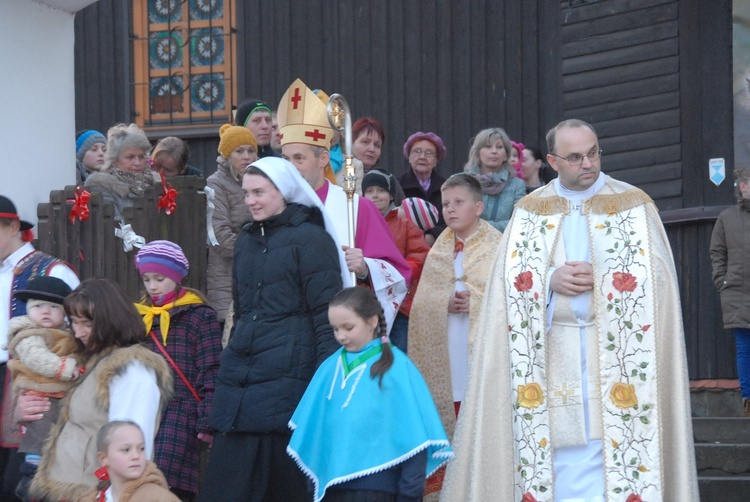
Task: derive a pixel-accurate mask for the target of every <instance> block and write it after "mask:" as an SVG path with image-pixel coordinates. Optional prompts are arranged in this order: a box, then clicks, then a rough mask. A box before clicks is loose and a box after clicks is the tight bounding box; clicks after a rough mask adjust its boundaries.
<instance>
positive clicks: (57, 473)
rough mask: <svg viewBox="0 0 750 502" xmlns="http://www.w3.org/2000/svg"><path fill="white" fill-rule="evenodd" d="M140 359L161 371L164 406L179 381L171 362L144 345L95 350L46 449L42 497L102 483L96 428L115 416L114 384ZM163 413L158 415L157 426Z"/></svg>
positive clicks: (37, 482)
mask: <svg viewBox="0 0 750 502" xmlns="http://www.w3.org/2000/svg"><path fill="white" fill-rule="evenodd" d="M133 361H140V362H141V363H143V364H144V365H145V366H146V367H147V368H151V369H153V370H154V372H155V373H156V383H157V385H158V387H159V390H160V392H161V400H160V405H161V409H162V410H163V409H164V407H165V406H166V404H167V402H169V400H170V399H171V397H172V391H173V382H172V375H171V372H170V369H169V365H168V364H167V363H166V361H164V358H162V357H161V356H160V355H158V354H155V353H153V352H151V351H150V350H149V349H147V348H146V347H144V346H141V345H133V346H130V347H124V348H115V349H114V350H110V351H106V352H105V353H103V354H98V355H96V356H93V357H92V358H91V359H90V360H89V361H88V362H87V363H86V372H85V373H84V374H83V376H82V378H81V379H79V380H78V381H77V382H76V383H75V384H74V386H73V387H72V388H71V389H70V392H69V393H68V396H67V397H66V400H65V402H64V403H63V409H62V412H61V413H60V418H59V420H58V421H57V424H55V426H54V428H53V429H52V431H51V432H50V435H49V438H48V439H47V443H46V444H45V446H44V451H43V452H42V462H41V463H40V465H39V470H38V471H37V473H36V476H34V480H33V482H32V485H31V495H32V496H33V497H35V498H39V499H41V500H55V501H57V500H81V496H82V495H83V494H84V493H85V492H86V491H88V490H90V489H91V488H93V487H96V485H97V479H96V476H95V475H94V471H95V470H96V469H97V468H98V467H99V461H98V459H97V456H96V453H97V452H96V441H95V437H96V434H97V433H98V432H99V429H100V428H101V427H102V426H103V425H104V424H106V423H107V422H108V421H109V415H108V413H109V400H110V396H109V385H110V382H111V381H112V379H113V378H115V377H116V376H118V375H120V374H122V373H123V372H124V371H125V370H126V368H127V366H128V364H130V363H131V362H133ZM160 421H161V413H159V414H158V416H157V417H156V428H157V429H158V426H159V422H160Z"/></svg>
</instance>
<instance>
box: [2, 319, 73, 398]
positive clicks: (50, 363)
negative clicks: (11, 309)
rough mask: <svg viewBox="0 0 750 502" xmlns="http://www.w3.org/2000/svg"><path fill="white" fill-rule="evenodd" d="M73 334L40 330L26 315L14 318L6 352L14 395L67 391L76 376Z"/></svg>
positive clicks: (46, 329)
mask: <svg viewBox="0 0 750 502" xmlns="http://www.w3.org/2000/svg"><path fill="white" fill-rule="evenodd" d="M77 348H78V344H77V343H76V339H75V337H73V333H71V332H70V331H68V330H65V329H55V328H42V327H41V326H39V325H38V324H36V323H35V322H34V321H32V320H31V319H30V318H29V316H25V315H24V316H18V317H14V318H12V319H11V320H10V322H9V323H8V352H9V353H10V355H11V356H12V357H13V358H12V359H10V360H9V361H8V369H9V370H10V372H11V375H12V376H13V393H14V395H17V394H18V392H19V391H20V390H34V391H38V392H48V393H56V392H67V390H68V388H70V384H71V381H72V380H73V379H74V378H75V377H77V376H78V374H77V373H78V356H77V355H76V350H77Z"/></svg>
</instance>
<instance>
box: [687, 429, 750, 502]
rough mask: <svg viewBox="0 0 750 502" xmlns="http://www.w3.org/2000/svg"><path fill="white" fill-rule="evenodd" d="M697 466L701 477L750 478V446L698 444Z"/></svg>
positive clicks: (696, 450)
mask: <svg viewBox="0 0 750 502" xmlns="http://www.w3.org/2000/svg"><path fill="white" fill-rule="evenodd" d="M695 464H696V467H697V469H698V475H699V476H712V477H719V476H738V475H740V476H745V475H746V476H750V445H747V444H725V443H716V444H710V443H698V444H696V445H695ZM748 500H750V492H748Z"/></svg>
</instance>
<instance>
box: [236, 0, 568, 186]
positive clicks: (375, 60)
mask: <svg viewBox="0 0 750 502" xmlns="http://www.w3.org/2000/svg"><path fill="white" fill-rule="evenodd" d="M542 4H544V2H540V1H538V0H524V1H523V2H520V1H487V0H467V1H463V2H443V1H440V2H435V1H432V0H421V1H408V2H394V1H387V0H372V1H368V2H352V1H351V0H336V1H323V0H307V1H305V2H300V1H297V0H277V1H274V2H266V1H263V0H248V1H245V2H242V3H241V5H240V4H238V10H237V12H238V18H239V19H241V20H242V22H240V23H239V27H238V46H239V50H238V52H239V53H240V54H245V55H246V57H244V58H241V59H244V65H245V71H241V72H240V78H241V80H240V90H239V93H238V94H239V95H240V96H241V97H245V96H255V97H260V98H262V99H265V100H267V101H268V102H269V103H278V101H279V99H280V98H281V96H282V94H283V93H284V91H285V90H286V88H287V87H288V86H289V84H291V82H292V81H293V80H294V79H295V78H297V77H300V78H301V79H302V80H303V81H305V83H307V84H308V85H309V86H311V87H313V88H318V87H319V88H322V89H324V90H325V91H326V92H328V93H331V92H339V93H341V94H342V95H344V96H345V97H346V99H347V100H348V102H349V104H350V106H351V108H352V113H353V115H354V118H357V117H360V116H366V115H369V116H374V117H376V118H378V119H379V120H381V121H382V122H383V124H384V126H385V129H386V141H385V148H384V153H383V158H382V161H381V164H382V165H383V167H386V168H388V169H390V170H392V171H394V172H396V173H400V172H402V171H403V170H404V169H405V168H406V166H407V162H406V159H404V156H403V143H404V141H405V140H406V138H407V137H408V136H409V135H410V134H411V133H413V132H415V131H417V130H425V131H428V130H429V131H434V132H436V133H437V134H438V135H440V136H441V137H442V138H443V140H444V141H445V143H446V146H447V149H448V154H447V158H446V160H445V161H444V162H443V164H442V165H441V166H439V170H440V171H441V172H442V173H443V174H451V173H453V172H456V171H458V170H460V169H462V167H463V165H464V163H465V162H466V158H467V155H468V149H469V141H470V139H471V137H472V136H473V135H474V134H476V133H477V132H478V131H479V130H480V129H482V128H485V127H489V126H502V127H505V128H506V129H507V130H508V132H509V133H510V134H511V136H512V137H514V138H516V139H521V140H523V141H525V142H527V143H530V144H539V142H540V141H541V138H542V137H543V134H544V132H545V131H546V126H547V124H545V123H543V121H542V120H541V116H542V110H541V109H540V106H539V104H540V101H539V100H540V98H539V94H538V91H537V89H538V87H539V75H540V74H541V75H543V74H544V72H541V73H540V71H539V61H540V59H541V55H540V50H541V49H540V47H541V44H540V40H542V39H546V37H547V33H551V32H552V30H547V29H546V28H545V26H543V25H541V24H540V22H539V18H540V17H541V16H542V14H541V13H540V9H539V6H540V5H542ZM553 21H555V22H556V20H553V19H552V18H549V20H548V22H549V23H552V22H553ZM545 50H546V48H545ZM251 66H252V68H251Z"/></svg>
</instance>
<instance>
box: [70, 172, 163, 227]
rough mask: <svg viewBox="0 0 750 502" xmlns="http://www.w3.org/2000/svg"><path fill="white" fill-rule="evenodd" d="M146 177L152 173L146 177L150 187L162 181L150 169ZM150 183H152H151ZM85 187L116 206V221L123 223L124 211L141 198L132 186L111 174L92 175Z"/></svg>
mask: <svg viewBox="0 0 750 502" xmlns="http://www.w3.org/2000/svg"><path fill="white" fill-rule="evenodd" d="M143 172H144V175H145V174H148V173H150V174H151V177H150V178H149V177H148V176H144V177H145V178H146V181H147V183H146V184H148V185H154V184H155V183H157V182H160V181H161V178H160V177H159V175H158V174H157V173H155V172H153V171H151V170H150V169H147V170H146V169H144V171H143ZM149 182H150V183H149ZM84 186H85V187H86V188H88V189H89V191H91V192H99V193H101V194H102V198H103V199H104V202H111V203H113V204H114V205H115V220H117V221H122V210H123V209H125V208H126V207H132V206H133V200H134V199H136V198H138V197H139V196H138V195H136V194H134V193H133V192H132V189H131V188H132V187H131V184H130V183H128V182H127V181H125V180H122V179H120V178H118V177H117V176H115V175H114V174H112V173H111V172H103V171H100V172H96V173H91V174H90V175H89V176H88V177H87V178H86V182H85V183H84Z"/></svg>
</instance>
